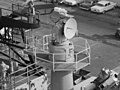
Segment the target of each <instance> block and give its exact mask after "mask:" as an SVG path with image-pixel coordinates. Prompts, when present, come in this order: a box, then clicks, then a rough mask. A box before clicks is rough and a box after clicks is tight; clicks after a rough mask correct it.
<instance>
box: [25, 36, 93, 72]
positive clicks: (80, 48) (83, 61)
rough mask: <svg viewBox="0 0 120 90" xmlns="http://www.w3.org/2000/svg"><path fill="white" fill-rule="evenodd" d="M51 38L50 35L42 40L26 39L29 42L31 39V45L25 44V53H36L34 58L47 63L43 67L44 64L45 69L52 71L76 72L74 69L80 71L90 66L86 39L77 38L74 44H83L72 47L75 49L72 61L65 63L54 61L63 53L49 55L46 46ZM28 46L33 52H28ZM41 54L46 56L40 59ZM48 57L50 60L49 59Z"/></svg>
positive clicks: (88, 47)
mask: <svg viewBox="0 0 120 90" xmlns="http://www.w3.org/2000/svg"><path fill="white" fill-rule="evenodd" d="M51 36H52V35H51V34H49V35H44V36H43V38H41V39H37V38H34V37H29V38H28V37H27V40H29V39H33V40H31V42H30V43H32V44H31V45H30V44H26V51H28V52H32V53H36V57H35V58H36V60H37V61H41V62H45V63H47V64H45V63H43V65H44V64H45V65H46V66H48V67H47V68H51V69H52V70H53V71H59V70H76V69H81V68H83V67H85V66H87V65H89V64H90V58H91V57H90V46H89V43H88V41H87V40H86V39H83V38H81V37H78V40H79V41H76V42H83V43H82V45H79V44H75V45H74V48H75V51H74V61H73V62H66V61H56V60H55V57H56V56H58V55H64V54H65V53H50V52H49V51H48V44H49V43H50V42H51V40H52V37H51ZM39 40H40V41H39ZM36 42H37V43H36ZM35 45H36V46H37V47H36V46H35ZM28 46H29V47H31V49H33V50H32V51H30V48H28ZM34 49H36V50H34ZM34 51H36V52H34ZM40 54H41V55H40ZM42 54H44V55H45V54H46V56H45V57H42V56H44V55H42ZM50 57H51V58H52V59H50ZM65 58H66V57H65ZM66 59H67V58H66Z"/></svg>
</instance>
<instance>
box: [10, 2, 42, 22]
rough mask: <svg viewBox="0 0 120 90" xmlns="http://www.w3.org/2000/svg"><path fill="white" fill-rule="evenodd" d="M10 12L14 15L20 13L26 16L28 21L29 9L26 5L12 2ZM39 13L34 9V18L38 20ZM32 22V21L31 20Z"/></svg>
mask: <svg viewBox="0 0 120 90" xmlns="http://www.w3.org/2000/svg"><path fill="white" fill-rule="evenodd" d="M12 12H13V13H14V14H16V15H20V16H21V17H27V21H28V22H29V17H30V11H29V8H28V6H25V5H24V6H23V5H20V4H12ZM39 15H40V13H39V12H38V11H35V17H34V19H37V20H39V18H40V16H39ZM33 23H34V21H33ZM38 24H39V21H38Z"/></svg>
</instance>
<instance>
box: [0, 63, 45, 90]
mask: <svg viewBox="0 0 120 90" xmlns="http://www.w3.org/2000/svg"><path fill="white" fill-rule="evenodd" d="M38 63H39V62H38ZM36 65H37V62H36V63H33V64H30V65H28V66H26V67H24V68H21V69H19V70H17V71H14V72H13V73H10V74H9V75H8V76H7V77H6V78H5V79H3V78H2V77H0V86H1V87H2V88H1V90H16V88H17V87H18V86H20V85H22V84H24V83H26V82H27V83H28V86H30V81H31V80H32V79H35V78H38V77H40V76H42V75H45V73H43V72H45V71H44V70H43V67H41V66H36ZM6 81H7V82H6ZM5 82H6V85H7V87H6V88H4V84H5ZM29 90H30V89H29Z"/></svg>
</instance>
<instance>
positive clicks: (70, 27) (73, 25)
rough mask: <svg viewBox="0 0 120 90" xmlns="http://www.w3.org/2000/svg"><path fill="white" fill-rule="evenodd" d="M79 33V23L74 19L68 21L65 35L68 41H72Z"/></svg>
mask: <svg viewBox="0 0 120 90" xmlns="http://www.w3.org/2000/svg"><path fill="white" fill-rule="evenodd" d="M76 32H77V22H76V20H75V19H74V18H70V19H68V20H67V21H66V23H65V26H64V35H65V37H66V38H67V39H71V38H73V37H74V36H75V33H76Z"/></svg>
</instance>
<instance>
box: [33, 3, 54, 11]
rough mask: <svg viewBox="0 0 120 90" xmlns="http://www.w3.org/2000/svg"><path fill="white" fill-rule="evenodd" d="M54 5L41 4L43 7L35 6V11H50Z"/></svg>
mask: <svg viewBox="0 0 120 90" xmlns="http://www.w3.org/2000/svg"><path fill="white" fill-rule="evenodd" d="M55 6H56V5H55V4H43V5H35V6H34V7H35V9H36V10H39V9H51V8H54V7H55Z"/></svg>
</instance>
